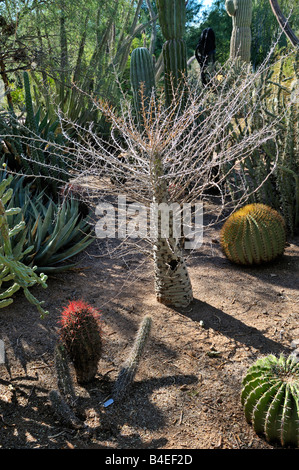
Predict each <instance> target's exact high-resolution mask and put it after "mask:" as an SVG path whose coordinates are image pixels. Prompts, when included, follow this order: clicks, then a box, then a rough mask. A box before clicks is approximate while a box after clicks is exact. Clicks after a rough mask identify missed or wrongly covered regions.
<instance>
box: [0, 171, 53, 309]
mask: <svg viewBox="0 0 299 470" xmlns="http://www.w3.org/2000/svg"><path fill="white" fill-rule="evenodd" d="M11 179H12V178H8V179H5V180H3V181H2V182H1V184H0V198H1V199H0V287H1V292H0V308H3V307H6V306H7V305H9V304H11V303H12V302H13V298H12V296H13V294H14V293H15V292H17V291H18V290H19V289H20V288H22V289H23V291H24V294H25V296H26V298H27V300H29V302H30V303H32V304H33V305H35V306H36V308H37V309H38V311H39V312H40V314H41V316H42V317H43V316H44V315H46V314H47V313H48V312H46V311H45V310H44V309H43V308H42V303H43V302H40V301H38V300H37V299H36V298H35V297H34V296H33V295H32V293H31V292H30V291H29V288H30V287H32V286H34V285H35V284H39V285H41V286H42V287H44V288H46V287H47V284H46V280H47V276H46V275H45V274H43V273H42V274H40V276H38V275H37V274H36V273H35V270H36V267H35V266H34V267H32V268H31V267H29V266H25V265H24V264H23V263H22V262H21V261H20V260H21V259H22V258H23V257H24V256H25V255H27V254H28V253H29V252H30V251H31V250H32V246H30V247H28V248H27V249H26V250H25V251H22V248H23V246H22V243H21V244H19V245H18V247H17V249H16V250H14V251H13V249H12V244H11V239H12V237H14V236H16V235H17V234H20V233H21V234H22V232H24V226H25V224H24V222H22V221H21V222H20V223H18V224H16V225H14V226H12V227H10V226H9V223H8V220H7V218H8V217H11V216H13V215H15V214H18V213H19V212H20V211H21V209H20V208H15V207H10V208H7V207H5V206H7V203H8V201H9V200H10V199H11V197H12V193H13V190H12V189H11V188H9V189H7V187H8V186H9V184H10V182H11ZM6 189H7V190H6ZM23 239H24V236H22V240H23ZM7 283H8V284H7ZM4 286H5V287H4ZM7 286H9V287H7Z"/></svg>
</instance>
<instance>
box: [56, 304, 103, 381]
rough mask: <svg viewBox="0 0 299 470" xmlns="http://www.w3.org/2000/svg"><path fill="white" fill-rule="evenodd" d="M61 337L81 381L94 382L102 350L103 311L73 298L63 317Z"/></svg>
mask: <svg viewBox="0 0 299 470" xmlns="http://www.w3.org/2000/svg"><path fill="white" fill-rule="evenodd" d="M60 323H61V328H60V332H59V333H60V338H61V341H62V344H63V345H64V346H65V347H66V350H67V352H68V353H69V356H70V359H71V361H72V362H73V364H74V368H75V372H76V376H77V382H78V383H80V384H84V383H88V382H90V381H91V380H92V379H93V378H94V377H95V375H96V373H97V366H98V361H99V359H100V357H101V353H102V337H101V328H100V323H99V313H98V312H97V311H96V310H95V309H94V308H92V307H91V306H90V305H88V304H87V303H86V302H83V301H81V300H79V301H73V302H69V305H68V306H67V307H65V308H64V310H63V312H62V317H61V320H60Z"/></svg>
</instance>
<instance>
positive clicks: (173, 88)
mask: <svg viewBox="0 0 299 470" xmlns="http://www.w3.org/2000/svg"><path fill="white" fill-rule="evenodd" d="M157 6H158V14H159V22H160V26H161V29H162V33H163V36H164V38H165V39H166V42H165V43H164V45H163V60H164V87H165V100H166V105H167V106H170V104H171V103H172V101H173V99H174V96H175V95H176V93H177V92H179V93H180V92H182V91H183V90H184V76H186V73H187V53H186V43H185V41H184V34H185V22H186V5H185V0H158V1H157Z"/></svg>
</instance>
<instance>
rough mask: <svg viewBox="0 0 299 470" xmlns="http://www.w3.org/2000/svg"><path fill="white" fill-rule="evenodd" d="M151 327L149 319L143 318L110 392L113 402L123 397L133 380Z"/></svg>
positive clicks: (147, 317)
mask: <svg viewBox="0 0 299 470" xmlns="http://www.w3.org/2000/svg"><path fill="white" fill-rule="evenodd" d="M151 325H152V319H151V317H149V316H145V317H144V319H143V320H142V322H141V325H140V327H139V330H138V332H137V335H136V338H135V341H134V344H133V347H132V350H131V353H130V356H129V357H128V359H127V361H126V362H125V364H124V365H123V366H122V368H121V370H120V372H119V374H118V377H117V379H116V382H115V385H114V388H113V392H112V396H113V399H114V401H119V400H120V399H121V398H122V397H124V395H125V394H126V392H127V391H128V388H129V386H130V385H131V384H132V382H133V380H134V377H135V375H136V372H137V369H138V366H139V363H140V359H141V355H142V353H143V350H144V347H145V344H146V341H147V339H148V336H149V333H150V329H151Z"/></svg>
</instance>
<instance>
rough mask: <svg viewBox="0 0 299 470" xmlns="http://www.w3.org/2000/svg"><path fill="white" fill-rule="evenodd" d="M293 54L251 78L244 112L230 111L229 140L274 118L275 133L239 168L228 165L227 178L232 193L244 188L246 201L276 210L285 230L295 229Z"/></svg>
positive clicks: (296, 86) (298, 156)
mask: <svg viewBox="0 0 299 470" xmlns="http://www.w3.org/2000/svg"><path fill="white" fill-rule="evenodd" d="M298 59H299V55H298V53H297V54H296V53H294V54H292V55H290V56H289V57H288V58H287V59H283V60H280V61H278V63H277V64H275V65H273V66H272V67H271V68H269V69H268V70H267V71H266V72H265V73H264V74H263V75H262V76H261V78H260V80H259V81H258V82H257V83H256V90H255V91H254V93H253V94H252V98H251V100H250V104H249V103H248V105H247V109H245V110H244V116H235V117H234V119H233V122H232V126H231V143H232V144H233V145H234V144H235V143H236V142H237V141H238V140H239V139H242V138H244V137H245V136H246V135H253V134H254V133H258V132H259V129H260V128H261V127H262V126H264V125H265V123H266V124H267V123H268V124H270V123H272V122H273V121H274V122H275V120H277V124H276V133H273V138H272V139H268V140H267V142H266V143H264V144H262V145H261V146H260V147H259V148H258V149H256V150H255V151H254V152H252V153H251V154H250V155H249V156H248V157H246V158H245V159H243V160H242V161H240V165H239V169H238V170H236V169H233V170H232V172H231V175H232V177H231V178H228V179H227V185H228V187H229V190H230V191H231V195H232V198H233V199H238V197H239V196H240V192H241V191H244V192H245V193H248V194H250V197H249V199H248V202H261V203H264V204H267V205H270V206H271V207H273V208H274V209H276V210H279V211H280V212H281V213H282V215H283V217H284V219H285V222H286V226H287V229H288V232H289V233H290V234H293V233H295V232H296V231H297V230H298V229H299V178H298V175H299V145H298V141H299V128H298V122H299V119H298V116H299V110H298V107H299V106H298V102H299V101H298V94H299V80H298ZM294 71H295V73H294ZM249 73H250V72H249Z"/></svg>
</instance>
